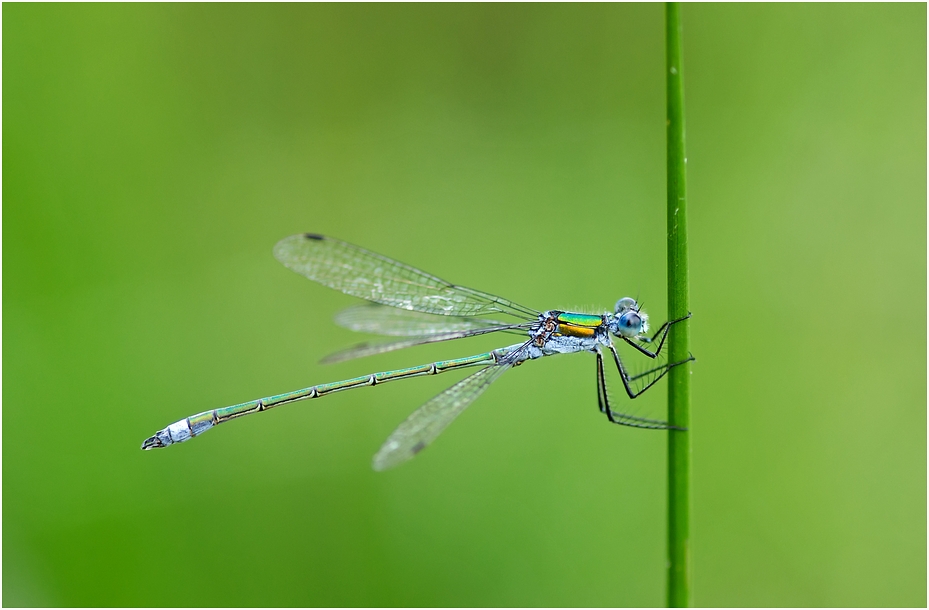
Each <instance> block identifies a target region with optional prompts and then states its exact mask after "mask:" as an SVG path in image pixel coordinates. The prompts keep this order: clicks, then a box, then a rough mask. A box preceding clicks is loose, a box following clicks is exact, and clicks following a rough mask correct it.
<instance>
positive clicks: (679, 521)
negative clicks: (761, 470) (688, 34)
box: [665, 2, 692, 608]
mask: <svg viewBox="0 0 929 610" xmlns="http://www.w3.org/2000/svg"><path fill="white" fill-rule="evenodd" d="M665 25H666V44H667V73H666V76H667V78H668V317H669V319H672V320H673V319H677V318H680V317H683V316H685V315H687V313H688V311H689V308H690V298H689V290H688V280H687V275H688V269H687V198H686V194H687V188H686V185H687V182H686V170H687V166H686V164H687V158H686V156H685V149H684V82H683V69H682V65H681V56H682V53H681V6H680V3H678V2H668V3H667V6H666V10H665ZM669 342H670V345H669V346H668V349H669V351H670V354H669V358H670V360H669V361H670V362H679V361H681V360H685V359H686V358H687V357H688V355H689V354H690V322H689V321H688V322H683V323H681V324H675V325H674V326H673V327H672V329H671V332H670V336H669ZM668 377H669V378H670V380H669V382H668V421H669V422H670V423H671V424H672V425H674V426H678V427H681V428H687V429H689V428H690V365H688V364H684V365H681V366H677V367H674V368H673V369H671V372H670V373H669V374H668ZM691 603H692V599H691V565H690V432H689V431H687V432H684V431H674V430H672V431H670V433H669V434H668V606H669V607H672V608H684V607H688V606H690V605H691Z"/></svg>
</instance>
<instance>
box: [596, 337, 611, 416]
mask: <svg viewBox="0 0 929 610" xmlns="http://www.w3.org/2000/svg"><path fill="white" fill-rule="evenodd" d="M596 354H597V404H598V405H599V407H600V412H601V413H607V414H608V415H607V416H608V417H609V409H608V408H607V407H608V406H609V401H610V399H609V398H607V396H606V376H605V375H604V374H603V353H602V352H601V351H600V350H599V349H598V350H597V351H596Z"/></svg>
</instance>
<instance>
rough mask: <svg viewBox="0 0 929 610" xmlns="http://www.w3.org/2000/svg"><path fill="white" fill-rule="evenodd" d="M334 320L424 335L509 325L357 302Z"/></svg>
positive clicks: (362, 328) (369, 329)
mask: <svg viewBox="0 0 929 610" xmlns="http://www.w3.org/2000/svg"><path fill="white" fill-rule="evenodd" d="M335 323H336V324H338V325H339V326H341V327H343V328H347V329H349V330H353V331H355V332H359V333H372V334H375V335H388V336H391V337H423V336H427V335H441V334H448V333H460V332H463V331H470V330H478V329H485V328H491V329H492V328H495V327H498V326H502V327H505V328H510V325H507V324H505V323H503V322H498V321H496V320H488V319H486V318H464V317H456V316H442V315H437V314H431V313H422V312H419V311H410V310H408V309H397V308H395V307H384V306H383V305H378V304H376V303H370V304H365V305H355V306H353V307H349V308H347V309H343V310H342V311H340V312H339V313H337V314H336V315H335Z"/></svg>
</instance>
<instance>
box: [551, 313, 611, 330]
mask: <svg viewBox="0 0 929 610" xmlns="http://www.w3.org/2000/svg"><path fill="white" fill-rule="evenodd" d="M557 320H558V322H559V323H562V324H570V325H572V326H587V327H589V328H596V327H597V326H600V325H601V324H603V317H602V316H598V315H595V314H588V313H571V312H569V311H565V312H563V313H560V314H558V318H557Z"/></svg>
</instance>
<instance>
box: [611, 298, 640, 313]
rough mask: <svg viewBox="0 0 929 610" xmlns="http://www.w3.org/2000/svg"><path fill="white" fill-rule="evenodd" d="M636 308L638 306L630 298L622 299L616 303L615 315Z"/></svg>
mask: <svg viewBox="0 0 929 610" xmlns="http://www.w3.org/2000/svg"><path fill="white" fill-rule="evenodd" d="M637 308H638V304H637V303H636V302H635V299H633V298H631V297H623V298H621V299H620V300H618V301H616V315H620V314H622V313H623V312H624V311H629V310H634V309H637Z"/></svg>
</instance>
